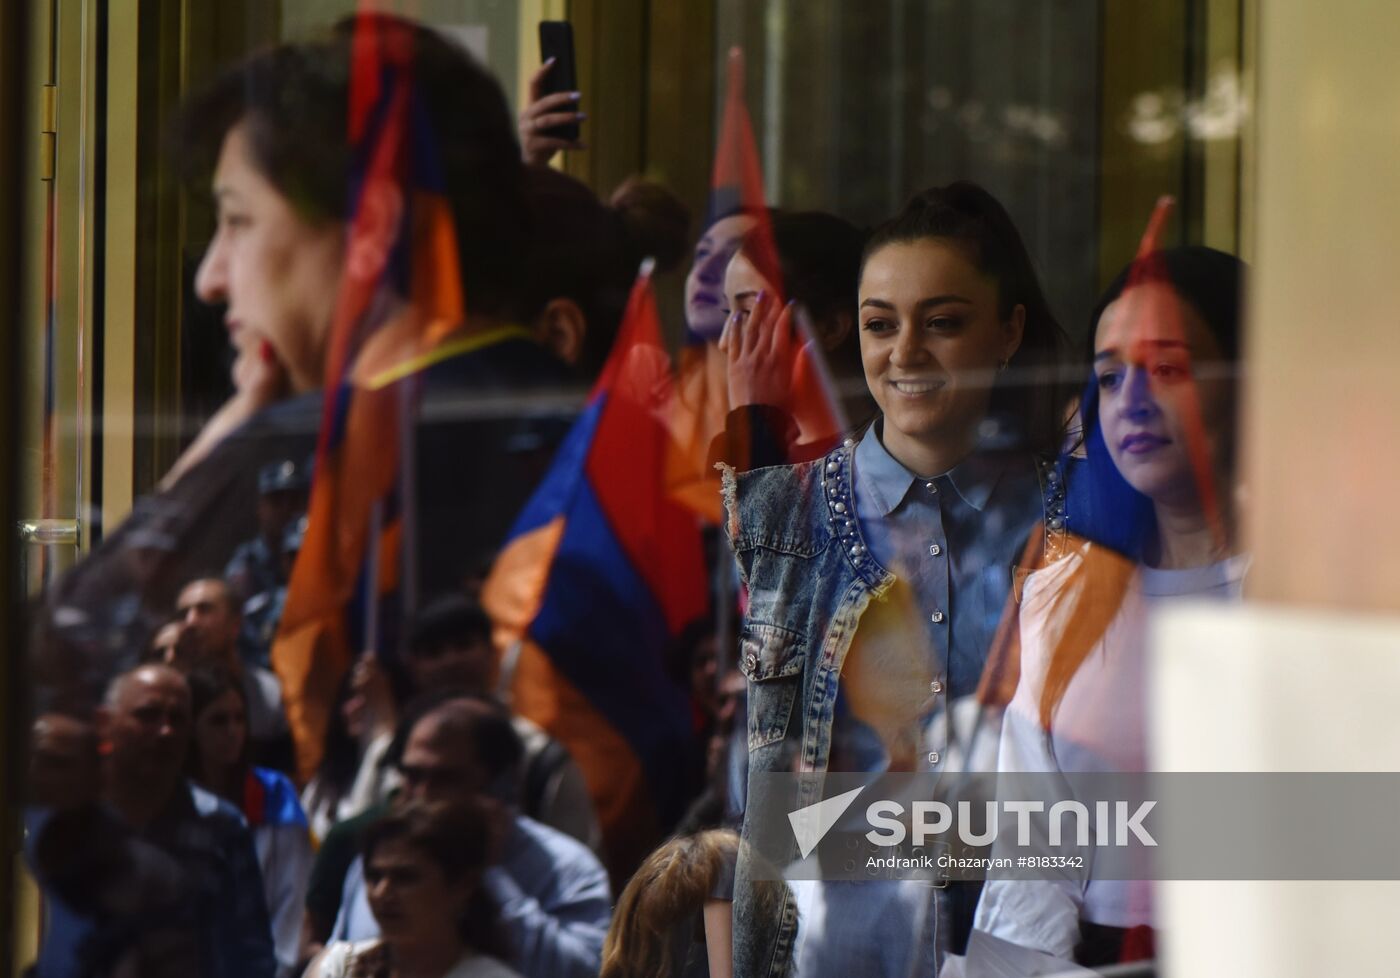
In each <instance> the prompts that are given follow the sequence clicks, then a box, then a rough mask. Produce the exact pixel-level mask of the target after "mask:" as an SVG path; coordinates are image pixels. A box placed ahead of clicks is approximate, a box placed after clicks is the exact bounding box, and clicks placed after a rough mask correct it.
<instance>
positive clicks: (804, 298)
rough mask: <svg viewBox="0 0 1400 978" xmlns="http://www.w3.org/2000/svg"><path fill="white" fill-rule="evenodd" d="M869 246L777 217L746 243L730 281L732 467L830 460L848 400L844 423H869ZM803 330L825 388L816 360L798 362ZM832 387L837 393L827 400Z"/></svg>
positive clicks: (831, 226) (807, 218) (835, 225)
mask: <svg viewBox="0 0 1400 978" xmlns="http://www.w3.org/2000/svg"><path fill="white" fill-rule="evenodd" d="M769 233H771V241H772V250H771V252H770V250H769V249H768V248H767V247H766V241H767V240H768V235H769ZM864 243H865V236H864V235H863V234H862V233H861V232H860V231H859V230H858V229H857V228H856V227H855V225H853V224H851V223H850V222H849V221H846V220H844V219H843V218H840V217H837V216H836V215H835V214H826V213H823V212H821V211H802V212H798V213H785V212H775V213H774V214H773V219H772V222H771V225H770V226H769V228H767V229H762V228H755V229H753V230H750V231H749V233H748V234H746V235H745V236H744V238H743V240H742V241H741V243H740V245H739V249H738V251H736V252H735V253H734V257H733V258H731V259H730V260H729V266H728V268H727V269H726V270H725V274H724V299H725V306H724V313H725V316H726V319H725V328H724V333H723V334H722V335H721V336H720V341H719V346H720V349H721V350H723V351H724V353H725V359H726V365H727V370H726V374H725V377H726V380H727V381H728V394H729V410H730V415H729V418H728V419H727V422H728V423H727V426H726V438H727V439H728V441H729V445H728V446H727V447H726V449H725V454H726V456H727V458H726V460H727V461H733V462H734V463H735V464H736V465H739V466H740V467H745V468H757V467H759V466H761V465H772V464H780V463H782V462H787V461H796V460H801V459H804V458H811V457H813V456H814V455H815V454H824V452H825V449H826V448H828V447H830V445H831V444H832V434H833V432H831V431H830V430H829V426H830V424H831V420H832V417H831V414H830V413H829V412H828V411H827V410H826V408H825V405H826V402H827V398H828V396H832V397H835V398H836V399H838V401H839V411H838V412H837V413H838V415H844V416H845V417H846V418H850V419H852V420H854V421H858V422H863V421H864V420H865V419H866V418H868V417H869V415H870V410H871V407H872V406H873V405H872V403H871V401H870V396H869V392H868V391H867V389H866V386H865V383H864V377H863V376H862V370H861V361H860V343H859V341H858V336H857V331H856V290H857V286H858V285H859V280H860V264H861V251H862V248H863V246H864ZM785 299H786V300H788V302H789V305H790V306H791V307H793V309H792V310H789V309H788V308H784V306H783V302H784V300H785ZM795 316H800V317H803V322H802V323H801V324H799V323H798V322H796V321H794V317H795ZM801 325H805V326H806V328H807V329H808V330H810V334H811V335H810V340H811V342H812V343H813V345H814V346H815V348H816V350H815V352H816V353H817V355H818V356H820V358H821V365H820V369H824V370H825V372H826V374H827V376H826V377H824V378H823V377H818V376H817V375H816V370H817V369H818V365H817V363H816V362H815V361H814V360H813V359H811V358H809V357H803V358H800V359H799V357H798V356H797V349H796V347H797V345H798V344H801V343H804V342H807V341H808V339H809V337H808V336H807V334H806V332H804V330H803V329H802V328H801ZM827 380H829V381H830V382H831V387H830V390H829V391H827V390H822V388H823V387H824V386H825V381H827ZM813 408H815V409H816V410H817V414H816V415H815V416H814V415H813V414H812V410H813ZM735 412H738V413H737V414H736V413H735ZM736 438H738V439H747V441H748V444H747V445H743V444H742V443H741V442H736V441H735V439H736ZM743 448H747V451H744V450H743ZM814 450H815V451H814ZM745 463H746V464H745Z"/></svg>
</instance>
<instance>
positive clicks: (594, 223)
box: [519, 167, 690, 377]
mask: <svg viewBox="0 0 1400 978" xmlns="http://www.w3.org/2000/svg"><path fill="white" fill-rule="evenodd" d="M526 173H527V175H526V192H527V194H528V195H529V198H530V205H531V207H532V208H533V209H534V228H535V234H534V240H533V242H532V245H531V248H530V256H529V258H528V260H527V261H526V263H525V267H526V273H525V275H524V276H523V277H522V291H521V307H520V311H519V316H520V318H521V319H523V320H524V321H526V322H530V321H533V320H534V319H535V317H537V316H538V315H539V314H540V313H541V312H542V311H543V310H544V307H545V305H546V304H548V303H549V302H550V300H552V299H572V300H573V301H574V302H576V303H578V306H579V309H580V310H581V311H582V312H583V315H584V318H585V319H586V320H587V323H588V328H587V331H586V332H585V333H584V340H583V352H582V354H581V356H580V357H579V361H578V364H577V365H576V366H577V369H578V371H579V373H581V374H583V375H584V376H585V377H593V376H595V375H596V374H597V373H598V371H599V370H600V369H602V366H603V362H604V361H605V360H606V359H607V357H608V353H609V351H610V350H611V349H612V344H613V340H614V339H615V338H616V336H617V330H618V327H619V326H620V325H621V322H622V314H623V311H624V310H625V309H626V308H627V296H628V294H629V293H630V292H631V289H632V283H633V281H634V280H635V279H636V277H637V270H638V268H639V267H640V266H641V263H642V259H644V258H646V257H648V256H651V257H654V258H655V259H656V260H657V267H658V269H659V270H661V271H665V270H666V269H668V268H670V267H672V266H674V264H675V263H676V262H677V261H679V260H680V258H681V257H683V256H684V254H685V246H686V238H687V235H688V233H689V228H690V215H689V212H688V211H687V210H686V208H685V205H684V204H683V203H681V201H680V199H679V198H677V197H676V196H675V195H674V194H672V193H671V192H670V191H669V190H666V189H665V188H664V187H662V186H660V185H659V184H655V183H650V182H648V181H645V180H640V179H637V178H633V179H631V180H629V181H628V182H627V183H626V184H624V185H623V186H622V187H620V188H618V192H617V193H615V194H614V195H613V198H612V200H611V201H610V202H609V203H607V204H605V203H603V202H602V201H601V200H599V199H598V196H597V195H596V194H595V193H593V191H592V190H590V189H589V188H588V187H587V186H586V185H585V184H583V183H580V182H579V181H578V180H575V179H574V178H573V177H571V176H569V175H568V174H565V173H560V172H559V171H558V170H554V169H550V168H549V167H530V168H529V169H528V170H527V171H526Z"/></svg>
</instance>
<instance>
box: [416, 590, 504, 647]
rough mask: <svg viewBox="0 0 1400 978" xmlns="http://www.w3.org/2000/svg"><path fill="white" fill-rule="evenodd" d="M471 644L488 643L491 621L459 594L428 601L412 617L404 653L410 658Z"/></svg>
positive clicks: (480, 609)
mask: <svg viewBox="0 0 1400 978" xmlns="http://www.w3.org/2000/svg"><path fill="white" fill-rule="evenodd" d="M473 642H485V643H486V644H488V645H489V644H490V643H491V619H490V618H488V617H487V615H486V612H485V611H483V610H482V608H481V605H480V604H478V603H477V602H475V601H473V600H472V599H471V598H468V597H466V596H465V595H461V594H447V595H443V596H442V597H440V598H436V599H435V600H433V601H431V602H430V603H429V604H428V605H427V607H425V608H424V609H423V610H422V611H420V612H419V613H418V614H417V615H416V616H414V619H413V625H412V627H411V628H410V629H409V633H408V650H409V653H410V654H413V655H417V654H419V653H422V652H433V651H436V650H437V649H440V648H442V647H443V646H444V645H470V644H471V643H473Z"/></svg>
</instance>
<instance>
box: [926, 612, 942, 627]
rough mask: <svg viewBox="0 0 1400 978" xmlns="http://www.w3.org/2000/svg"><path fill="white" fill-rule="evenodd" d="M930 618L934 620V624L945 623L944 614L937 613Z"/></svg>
mask: <svg viewBox="0 0 1400 978" xmlns="http://www.w3.org/2000/svg"><path fill="white" fill-rule="evenodd" d="M929 618H931V619H932V620H933V623H934V624H935V625H937V624H939V623H940V622H942V621H943V612H941V611H935V612H934V613H933V614H931V615H929Z"/></svg>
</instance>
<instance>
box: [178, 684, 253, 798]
mask: <svg viewBox="0 0 1400 978" xmlns="http://www.w3.org/2000/svg"><path fill="white" fill-rule="evenodd" d="M185 681H186V682H187V683H189V687H190V719H191V720H192V721H194V723H195V728H196V732H195V734H194V738H195V744H194V750H192V751H190V752H189V756H188V758H187V759H186V761H185V770H186V773H188V774H189V775H190V776H191V777H192V778H194V779H195V780H197V781H201V782H203V781H204V780H205V777H207V776H209V775H212V774H213V773H214V772H213V771H204V770H203V769H202V768H203V763H204V756H203V754H202V752H201V751H200V749H199V743H198V737H199V734H198V721H199V718H200V715H201V714H203V713H204V711H205V710H207V709H209V707H211V706H213V705H214V703H215V702H217V701H218V700H219V699H221V698H222V697H223V695H224V694H225V693H230V692H231V693H234V694H236V695H237V696H238V701H239V702H240V703H242V704H243V717H244V720H245V721H246V720H247V717H248V692H247V690H245V689H244V688H243V684H242V683H241V682H239V680H238V677H237V676H235V675H234V674H233V673H232V672H230V671H229V670H228V669H224V668H222V667H220V666H196V667H195V668H194V669H192V670H190V672H189V674H188V675H187V676H186V677H185ZM244 729H245V732H244V736H243V751H242V753H241V754H240V758H239V762H240V766H244V767H246V766H247V763H248V745H249V740H250V738H249V737H248V735H247V732H246V729H247V728H246V726H245V728H244ZM201 775H203V777H201Z"/></svg>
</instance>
